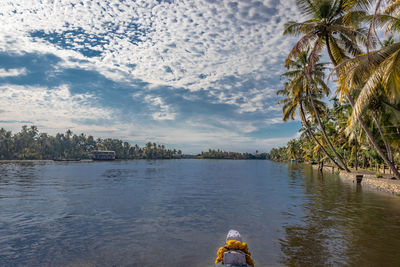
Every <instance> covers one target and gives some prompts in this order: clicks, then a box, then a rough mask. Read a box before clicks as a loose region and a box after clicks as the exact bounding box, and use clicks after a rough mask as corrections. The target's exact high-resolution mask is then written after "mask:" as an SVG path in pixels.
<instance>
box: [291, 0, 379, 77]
mask: <svg viewBox="0 0 400 267" xmlns="http://www.w3.org/2000/svg"><path fill="white" fill-rule="evenodd" d="M296 2H297V5H298V6H299V8H300V9H301V11H302V12H303V14H305V15H307V16H310V19H309V20H306V21H304V22H300V23H299V22H295V21H289V22H287V23H286V24H285V30H284V35H293V36H299V35H303V36H302V37H301V38H300V40H299V41H298V42H297V43H296V45H295V46H294V47H293V49H292V51H291V52H290V53H289V55H288V57H287V60H286V65H287V64H288V63H289V61H290V60H291V59H293V58H296V57H298V56H299V55H300V54H301V53H302V51H304V50H306V49H307V48H309V47H312V50H311V54H310V57H309V63H308V72H309V73H310V72H311V71H312V69H313V68H314V65H315V64H316V62H317V61H318V60H319V56H320V54H321V52H322V50H323V48H324V46H326V48H327V51H328V54H329V57H330V59H331V61H332V63H333V64H334V65H337V64H338V63H340V62H342V60H343V59H345V58H347V54H346V52H347V53H348V54H351V55H353V56H355V55H359V54H360V53H361V52H362V51H361V49H360V47H359V45H358V43H361V42H363V41H365V40H366V38H367V30H366V29H364V28H360V27H358V24H359V23H358V20H357V19H356V18H358V17H360V16H365V15H366V11H365V8H366V7H367V6H369V5H370V3H371V2H372V1H371V0H296Z"/></svg>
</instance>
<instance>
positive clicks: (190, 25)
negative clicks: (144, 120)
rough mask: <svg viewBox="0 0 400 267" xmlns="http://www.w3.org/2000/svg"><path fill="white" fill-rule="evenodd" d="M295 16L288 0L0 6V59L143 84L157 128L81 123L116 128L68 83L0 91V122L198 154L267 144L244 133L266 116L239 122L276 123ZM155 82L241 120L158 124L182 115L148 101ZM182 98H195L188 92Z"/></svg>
mask: <svg viewBox="0 0 400 267" xmlns="http://www.w3.org/2000/svg"><path fill="white" fill-rule="evenodd" d="M3 2H4V1H3ZM298 19H299V10H298V9H297V7H296V5H295V4H294V0H290V1H289V0H288V1H278V0H260V1H258V0H239V1H237V2H233V1H232V0H219V1H212V0H202V1H200V0H188V1H184V0H182V1H171V3H168V2H167V1H165V2H162V1H161V3H159V2H158V1H156V0H137V1H119V0H48V1H37V0H23V1H22V0H16V1H6V2H4V3H2V4H1V6H0V23H1V25H2V27H0V52H7V53H17V54H23V53H26V52H34V53H51V54H54V55H56V56H58V57H60V58H62V59H63V61H60V63H59V65H58V67H59V68H82V69H86V70H96V71H99V72H100V73H101V74H103V75H105V76H106V77H107V78H109V79H112V80H114V81H119V82H124V83H129V82H132V81H133V80H134V79H139V80H141V81H143V82H146V83H148V85H146V88H143V90H148V92H146V93H137V94H138V96H134V97H141V98H143V100H144V104H146V105H147V107H149V109H150V111H151V112H152V113H151V116H152V119H153V122H152V123H154V125H146V126H142V127H140V126H138V125H139V124H140V122H138V121H135V120H133V122H134V123H136V125H135V127H134V128H132V129H134V132H133V130H131V129H127V128H129V127H128V126H127V127H124V126H122V125H118V124H117V122H115V123H114V124H111V125H110V126H107V127H105V126H101V125H93V126H89V125H88V124H85V123H83V121H85V120H94V121H95V120H101V119H106V120H110V121H113V120H114V121H115V116H116V115H115V114H116V111H115V110H111V109H109V108H104V107H101V106H100V105H97V104H95V103H96V98H95V97H94V96H93V95H90V94H80V95H79V94H78V95H76V94H71V92H70V91H69V89H68V87H67V86H61V87H59V88H44V87H29V86H28V87H22V86H16V85H7V86H2V87H0V94H1V96H2V100H1V102H0V105H1V107H0V109H1V110H2V111H3V113H2V119H3V120H10V121H11V120H14V121H15V120H17V121H33V123H35V124H41V125H44V126H45V127H47V128H48V129H63V128H64V129H65V128H66V127H68V128H72V127H75V128H76V129H79V130H80V131H85V132H89V133H94V132H97V133H102V132H103V133H106V132H107V133H112V131H115V132H114V133H112V136H115V137H118V136H127V137H129V136H135V140H138V141H140V140H147V139H148V138H152V140H154V141H157V142H164V143H176V144H178V143H180V144H188V145H189V144H193V143H196V144H200V143H201V142H204V144H205V146H207V147H204V149H208V147H209V145H210V144H217V143H218V144H221V146H226V147H227V148H228V147H230V146H233V144H237V147H238V148H243V149H244V148H245V147H246V146H248V147H249V148H252V147H255V146H256V145H257V146H258V148H259V147H261V146H264V145H265V144H267V143H268V142H270V141H271V139H257V138H249V137H245V135H246V134H248V133H250V132H252V131H256V130H257V129H259V126H258V125H259V123H258V122H260V123H264V121H263V120H264V119H256V120H255V121H247V120H246V119H245V115H246V114H247V113H251V114H257V113H260V114H263V115H265V117H266V118H267V119H266V123H267V124H277V123H281V122H282V121H281V120H280V118H279V120H278V117H277V116H276V114H278V112H279V109H280V107H279V106H276V105H275V102H276V99H275V98H274V97H275V90H276V89H278V88H275V86H277V84H276V83H278V80H279V74H280V73H281V72H282V71H283V59H284V57H285V56H286V54H287V53H288V51H289V49H290V48H291V46H292V40H291V39H290V38H287V37H282V32H283V25H284V23H285V22H286V21H288V20H298ZM24 74H26V70H25V69H23V68H22V69H0V77H10V76H18V75H24ZM158 85H168V86H170V87H171V88H174V87H175V88H180V87H181V88H184V89H189V90H190V91H191V92H194V91H199V90H204V91H206V94H207V96H206V97H205V98H207V97H210V99H214V100H213V101H214V102H213V103H214V104H215V103H224V104H228V105H230V106H234V109H232V110H236V111H237V113H238V114H233V115H238V116H240V118H241V119H240V120H235V116H232V117H230V118H221V117H220V118H218V119H217V118H213V119H210V120H209V121H208V122H207V118H206V119H205V120H204V118H203V120H200V121H201V123H203V124H204V125H203V126H198V125H197V126H196V125H194V124H196V123H194V124H193V125H190V124H189V125H188V126H187V128H186V127H185V129H182V128H180V129H175V127H172V126H171V127H169V126H165V125H163V126H162V127H160V124H162V123H164V124H167V123H171V122H172V121H174V122H176V120H177V118H180V117H179V115H181V114H179V113H178V112H179V109H178V108H175V107H174V104H173V103H168V102H167V100H166V99H167V98H162V97H160V96H155V95H153V94H152V90H153V89H155V88H157V86H158ZM200 92H203V91H200ZM206 94H204V95H206ZM182 97H183V98H184V99H187V100H192V101H195V100H196V97H198V98H201V96H199V95H196V94H194V93H193V94H192V95H191V94H190V92H188V93H185V95H183V96H182ZM201 100H204V99H201ZM199 116H202V115H201V114H199ZM203 116H205V115H203ZM221 116H222V115H221ZM268 117H270V118H269V119H268ZM186 120H187V121H189V120H190V118H189V119H186ZM216 120H219V121H220V122H221V121H222V122H221V126H220V127H215V126H212V123H214V124H215V122H216ZM157 123H159V124H158V125H157ZM177 123H185V122H183V121H181V122H177ZM207 123H208V124H207ZM228 128H229V129H228ZM108 135H109V136H110V135H111V134H108ZM136 138H138V139H136ZM286 139H287V138H284V140H286ZM282 140H283V139H282ZM272 141H273V142H275V141H276V142H278V141H277V140H275V139H274V140H272ZM200 146H201V145H197V148H199V147H200ZM192 147H193V146H192ZM221 148H223V147H221Z"/></svg>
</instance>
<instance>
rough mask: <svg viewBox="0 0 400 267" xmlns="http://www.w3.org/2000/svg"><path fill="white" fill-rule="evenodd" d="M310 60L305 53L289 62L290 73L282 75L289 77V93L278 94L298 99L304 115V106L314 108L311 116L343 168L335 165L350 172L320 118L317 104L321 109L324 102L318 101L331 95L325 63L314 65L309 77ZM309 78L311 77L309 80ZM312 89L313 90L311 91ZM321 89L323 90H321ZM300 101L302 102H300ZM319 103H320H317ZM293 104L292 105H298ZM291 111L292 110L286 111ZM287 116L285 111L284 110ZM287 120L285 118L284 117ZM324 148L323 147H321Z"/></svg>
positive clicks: (279, 92) (281, 92) (288, 102)
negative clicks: (326, 79) (326, 81)
mask: <svg viewBox="0 0 400 267" xmlns="http://www.w3.org/2000/svg"><path fill="white" fill-rule="evenodd" d="M309 60H310V58H309V55H308V52H305V51H303V52H302V53H301V54H299V57H298V58H297V60H288V61H287V64H286V66H287V68H288V69H289V71H288V72H286V73H284V74H282V76H284V77H287V78H289V79H290V81H289V83H288V84H287V86H286V88H285V89H286V90H287V92H284V91H278V94H286V95H289V94H292V97H294V98H298V99H297V100H296V102H299V107H300V112H301V113H303V112H304V110H303V105H304V104H311V107H312V112H311V114H312V115H313V116H314V117H315V118H316V120H317V122H318V125H319V126H320V128H321V131H322V133H323V135H324V138H325V139H326V141H327V143H328V146H329V147H330V148H331V149H332V151H333V153H334V154H335V156H336V158H337V159H338V160H339V161H340V163H341V165H342V166H339V165H338V164H337V163H336V161H333V162H335V164H336V165H337V166H338V167H339V168H340V169H343V168H344V169H345V170H346V171H348V172H350V170H349V169H348V168H347V166H346V164H345V163H344V162H343V159H342V157H341V156H340V155H339V154H338V153H337V151H336V149H335V148H334V147H333V145H332V143H331V141H330V140H329V138H328V135H327V134H326V131H325V128H324V126H323V124H322V122H321V118H320V110H321V109H320V108H318V107H317V104H318V105H319V106H320V107H321V106H323V105H322V102H321V101H319V100H318V98H320V97H321V96H323V94H324V95H326V96H327V95H329V91H330V90H329V87H328V86H327V85H326V84H325V82H324V76H325V74H324V71H325V69H326V68H325V65H326V64H325V63H316V64H315V65H314V68H313V69H312V72H311V73H310V74H309V75H308V74H307V72H308V62H309ZM307 76H309V77H308V78H307ZM311 88H312V89H313V90H311ZM319 88H321V89H319ZM303 97H305V98H306V100H304V99H302V98H303ZM299 100H300V101H299ZM317 101H318V103H316V102H317ZM286 102H287V103H286V106H287V107H288V108H289V107H290V99H289V101H286ZM296 102H292V103H296ZM287 111H290V109H287V110H286V113H287V114H290V112H289V113H288V112H287ZM284 114H285V110H284ZM301 117H302V119H303V114H302V116H301ZM284 119H285V116H284ZM306 121H307V120H306V119H305V116H304V120H303V122H306ZM321 147H322V146H321Z"/></svg>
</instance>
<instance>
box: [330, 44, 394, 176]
mask: <svg viewBox="0 0 400 267" xmlns="http://www.w3.org/2000/svg"><path fill="white" fill-rule="evenodd" d="M326 46H327V51H328V55H329V58H330V59H331V61H332V64H333V65H334V66H335V67H336V66H337V65H338V63H337V62H336V60H335V58H334V57H333V55H332V51H331V49H330V44H329V40H328V41H327V43H326ZM346 98H347V100H348V101H349V103H350V105H351V107H352V108H353V110H354V108H355V105H354V99H353V97H352V96H351V95H350V93H349V92H347V93H346ZM357 120H358V122H359V123H360V125H361V127H362V128H363V130H364V132H365V133H366V134H367V136H368V139H369V141H370V142H371V143H372V145H373V146H374V148H375V149H376V151H377V152H378V154H379V156H381V158H382V159H383V161H384V162H385V163H386V164H387V165H388V166H389V168H390V169H391V170H392V172H393V173H394V175H395V176H396V178H397V179H400V173H399V172H398V171H397V169H396V167H395V166H394V164H393V162H391V161H390V160H389V158H388V157H387V156H386V154H385V153H384V152H383V151H382V149H381V147H380V146H379V145H378V142H377V141H376V139H375V137H374V136H373V135H372V133H371V131H370V130H369V128H368V126H367V124H366V123H365V121H364V120H363V118H362V117H361V115H360V114H359V113H358V114H357Z"/></svg>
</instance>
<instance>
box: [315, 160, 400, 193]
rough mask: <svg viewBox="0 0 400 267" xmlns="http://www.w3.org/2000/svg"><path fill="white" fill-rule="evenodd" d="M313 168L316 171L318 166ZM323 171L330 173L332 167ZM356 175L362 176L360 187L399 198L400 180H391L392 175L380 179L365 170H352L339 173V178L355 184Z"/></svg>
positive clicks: (385, 175) (384, 175)
mask: <svg viewBox="0 0 400 267" xmlns="http://www.w3.org/2000/svg"><path fill="white" fill-rule="evenodd" d="M313 168H314V169H317V168H318V165H313ZM335 170H337V169H335ZM324 171H325V172H330V173H332V167H324ZM356 175H363V177H362V180H361V186H364V187H369V188H372V189H375V190H378V191H382V192H386V193H390V194H393V195H398V196H400V180H393V179H392V177H393V175H390V174H382V178H376V176H375V173H374V172H371V171H367V170H358V171H355V170H353V171H352V172H351V173H347V172H346V171H340V173H339V176H340V178H342V179H345V180H350V181H352V182H353V183H357V179H356Z"/></svg>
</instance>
